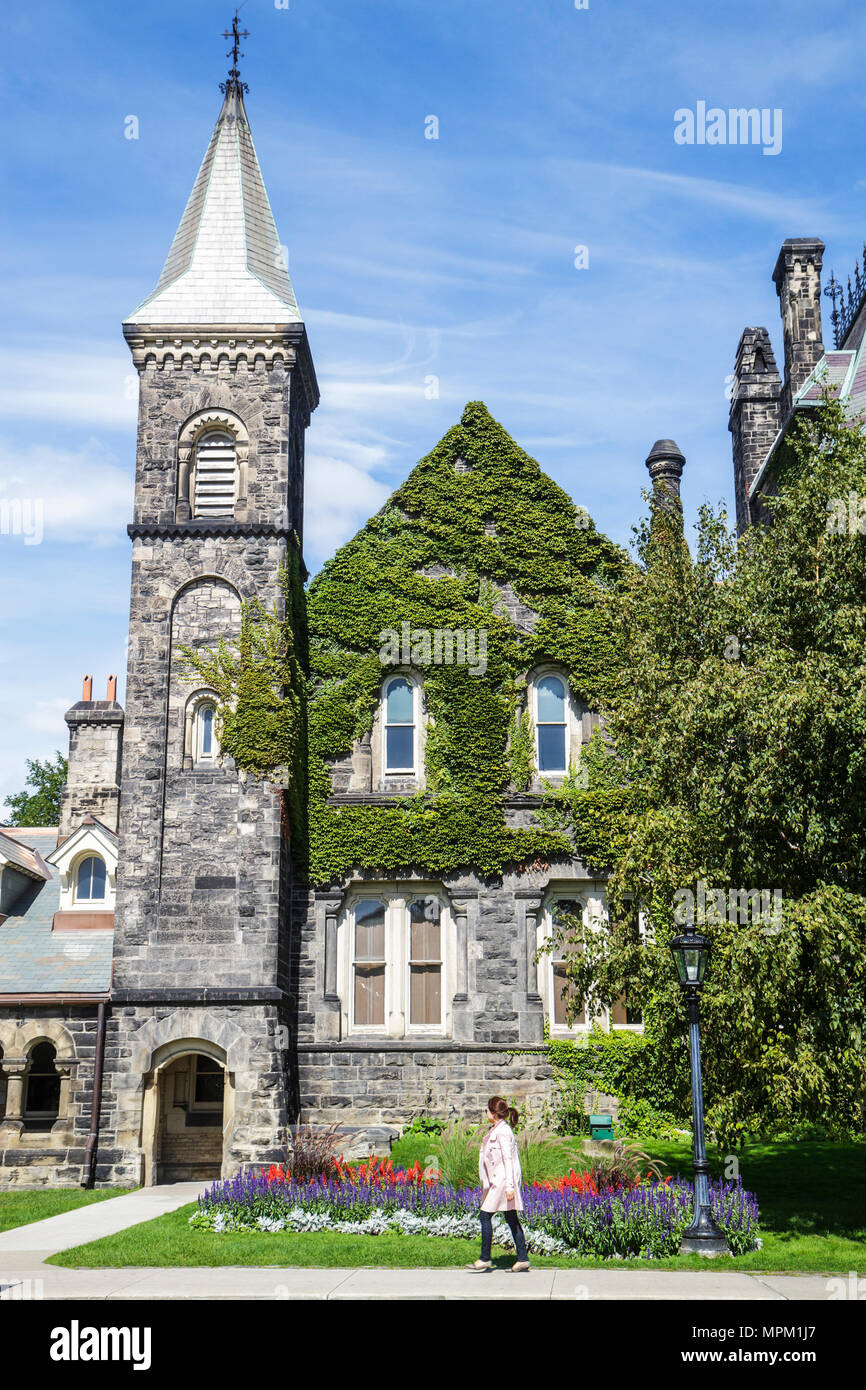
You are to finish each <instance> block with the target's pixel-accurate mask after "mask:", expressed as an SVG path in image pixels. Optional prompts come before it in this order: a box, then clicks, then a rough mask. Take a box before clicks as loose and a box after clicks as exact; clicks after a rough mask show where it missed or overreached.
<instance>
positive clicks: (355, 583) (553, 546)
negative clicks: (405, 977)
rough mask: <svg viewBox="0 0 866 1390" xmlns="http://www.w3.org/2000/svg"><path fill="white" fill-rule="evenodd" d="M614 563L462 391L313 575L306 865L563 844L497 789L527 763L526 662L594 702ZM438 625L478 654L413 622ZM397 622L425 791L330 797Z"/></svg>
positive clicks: (414, 859)
mask: <svg viewBox="0 0 866 1390" xmlns="http://www.w3.org/2000/svg"><path fill="white" fill-rule="evenodd" d="M626 563H627V561H626V559H625V556H624V554H623V552H622V551H621V550H620V549H619V548H618V547H616V546H614V545H613V544H612V543H611V542H610V541H608V540H607V539H606V538H605V537H604V536H602V535H600V534H599V532H597V531H596V529H595V527H594V526H593V524H592V521H591V519H590V518H589V517H588V515H587V514H586V513H584V512H581V511H580V510H579V509H578V508H576V507H575V505H574V503H573V502H572V501H571V499H570V498H569V497H568V496H567V495H566V494H565V493H564V492H563V491H562V489H561V488H559V487H558V486H557V485H556V484H555V483H554V482H552V481H551V479H550V478H548V477H546V476H545V474H544V473H543V472H542V471H541V469H540V468H539V466H538V464H537V463H536V462H535V460H534V459H532V458H530V457H529V455H528V454H526V453H525V452H524V451H523V450H522V449H521V448H519V447H518V445H517V444H516V443H515V442H514V440H513V439H511V438H510V436H509V435H508V434H507V433H506V432H505V430H504V429H503V428H502V427H501V425H499V424H497V422H496V421H495V420H493V419H492V417H491V416H490V414H489V413H488V411H487V409H486V407H485V406H484V405H483V404H482V403H481V402H472V403H470V404H469V405H467V407H466V409H465V410H464V412H463V416H462V418H461V421H460V423H459V425H456V426H455V427H454V428H453V429H451V430H449V431H448V433H447V434H446V435H445V437H444V438H443V439H442V440H441V441H440V443H439V444H438V445H437V446H436V448H435V449H434V450H433V451H432V453H430V454H429V455H428V456H427V457H426V458H425V459H422V461H421V462H420V463H419V464H418V465H417V467H416V468H415V469H414V470H413V471H412V473H411V474H410V476H409V477H408V478H407V480H406V482H405V483H404V484H403V485H402V487H400V488H399V489H398V490H397V492H395V493H394V494H393V496H392V497H391V498H390V499H389V501H388V502H387V503H386V505H385V506H384V507H383V508H382V510H381V511H380V512H379V513H378V514H377V515H376V516H374V517H373V518H372V519H371V520H370V521H369V522H368V523H367V525H366V526H365V527H364V528H363V529H362V530H361V531H360V532H359V533H358V535H357V536H355V538H354V539H353V540H351V541H350V542H349V543H348V544H347V545H345V546H343V547H342V548H341V549H340V550H339V551H338V552H337V554H336V555H335V556H334V558H333V559H332V560H330V561H329V562H328V563H327V564H326V565H325V566H324V568H323V570H322V571H321V573H320V574H319V575H318V576H317V578H316V579H315V580H314V581H313V583H312V584H311V586H310V590H309V594H308V618H309V633H310V705H309V731H310V754H311V777H310V847H311V869H312V875H313V878H314V879H315V880H316V881H318V882H330V881H333V880H337V879H339V878H341V877H342V876H344V875H345V873H346V872H347V871H348V870H350V869H351V868H352V867H356V866H357V867H359V868H367V869H380V870H382V871H388V872H396V871H400V870H409V869H413V868H416V869H426V870H429V871H430V872H432V873H436V874H443V873H448V872H455V871H459V870H461V869H466V868H469V867H472V868H473V869H475V871H476V872H479V873H481V874H498V873H501V872H502V870H503V869H504V868H505V867H507V866H509V865H521V864H525V863H527V862H532V861H538V860H539V859H541V860H547V859H549V858H551V857H556V856H562V855H563V854H570V853H571V848H570V845H569V843H568V841H567V840H566V839H565V838H564V837H563V836H561V835H559V834H554V833H551V832H549V831H544V830H540V829H539V830H536V829H518V828H512V827H509V826H508V825H507V824H506V821H505V811H504V806H503V798H504V797H506V796H507V795H508V793H509V792H514V791H520V790H523V789H524V788H525V787H526V786H527V785H528V782H529V778H530V777H531V774H532V772H533V768H532V765H531V763H532V740H531V735H530V731H529V729H528V727H527V721H526V719H525V718H521V715H522V713H523V710H524V706H525V698H526V677H527V674H528V673H530V672H531V671H532V670H533V668H535V667H537V666H538V665H540V664H541V663H554V664H556V665H557V666H559V667H561V668H562V669H563V670H564V671H565V672H567V673H568V675H569V679H570V682H571V687H572V691H573V693H574V695H575V696H576V697H578V698H579V699H581V700H583V701H585V702H586V704H587V705H589V706H590V707H594V706H597V705H598V704H599V703H600V702H601V701H602V700H603V698H604V695H605V690H606V686H607V682H608V680H609V679H610V676H611V673H612V670H613V652H612V650H611V640H610V634H609V628H608V620H607V618H606V616H605V605H604V603H603V596H604V591H605V590H607V589H609V588H610V587H611V586H613V585H615V584H616V583H617V581H618V578H619V576H620V575H621V573H622V569H623V566H624V565H625V564H626ZM404 625H408V628H407V627H405V626H404ZM443 630H444V631H449V632H454V631H459V632H463V633H467V634H468V633H473V634H481V633H483V634H484V639H483V640H484V642H485V644H486V651H485V658H484V662H483V663H482V662H480V661H479V660H478V659H477V648H476V661H475V663H474V664H472V663H470V662H469V661H464V662H462V663H460V662H450V663H449V662H448V661H447V660H440V661H439V662H438V663H437V661H436V660H435V659H434V660H432V661H431V660H430V657H429V649H428V650H427V651H426V652H425V645H424V641H423V634H424V633H428V634H431V633H435V632H436V631H440V632H441V631H443ZM407 632H408V633H409V638H408V640H409V643H410V646H409V648H408V651H409V654H410V661H409V663H408V664H409V665H411V666H412V668H413V669H414V670H415V671H416V673H417V675H418V677H419V679H420V680H421V681H422V682H423V686H424V695H425V702H426V718H427V736H426V756H425V789H424V791H423V793H419V794H418V795H417V796H415V797H404V798H402V799H400V800H395V801H394V802H393V803H390V804H386V805H382V804H369V805H363V804H360V805H359V804H340V800H341V799H340V798H339V797H337V798H333V797H332V783H331V776H330V765H331V764H332V763H333V762H334V761H335V760H338V759H340V758H344V757H346V756H347V755H348V754H350V753H351V751H352V748H353V744H354V741H355V740H357V739H360V738H362V737H363V736H364V735H365V734H367V733H369V732H370V731H371V730H372V728H373V723H374V719H375V714H376V710H377V706H378V702H379V699H380V692H381V687H382V682H383V679H384V678H385V677H386V676H387V675H388V674H389V670H391V669H393V668H390V667H389V666H388V665H386V664H383V660H382V658H381V656H380V653H381V652H382V650H383V646H384V645H385V644H386V635H387V634H389V633H395V634H401V635H402V637H403V642H404V644H405V641H406V640H407V639H406V636H405V634H406V633H407ZM418 634H422V637H421V638H419V637H418ZM402 651H403V653H404V655H405V654H406V652H407V648H406V646H405V645H403V646H402ZM425 656H426V660H425ZM482 665H483V667H484V669H483V670H482V669H481V667H482ZM371 800H373V799H371ZM329 802H330V804H329Z"/></svg>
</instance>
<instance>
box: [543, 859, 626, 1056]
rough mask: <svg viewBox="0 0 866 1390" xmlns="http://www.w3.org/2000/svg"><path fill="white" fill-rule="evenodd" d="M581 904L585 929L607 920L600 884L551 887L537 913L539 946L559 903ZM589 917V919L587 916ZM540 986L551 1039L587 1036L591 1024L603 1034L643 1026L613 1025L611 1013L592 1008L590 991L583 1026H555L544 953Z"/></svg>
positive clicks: (548, 955)
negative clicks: (596, 1026)
mask: <svg viewBox="0 0 866 1390" xmlns="http://www.w3.org/2000/svg"><path fill="white" fill-rule="evenodd" d="M569 901H570V902H580V903H582V904H583V921H584V923H585V924H586V925H587V926H590V925H592V922H593V921H595V922H601V921H602V920H606V919H607V915H608V914H607V898H606V896H605V893H604V888H603V886H602V885H601V884H597V883H591V882H590V883H587V882H586V881H585V880H584V881H583V882H579V883H573V884H569V883H568V882H567V881H566V882H562V883H556V884H552V885H551V886H550V891H549V893H548V895H547V898H546V899H545V902H544V907H543V910H542V912H541V913H539V923H538V945H539V946H541V945H543V944H546V943H547V942H549V941H550V940H551V939H552V936H553V909H554V905H555V904H556V903H558V902H569ZM587 914H589V916H587ZM640 922H641V936H642V937H644V938H645V937H646V929H645V928H646V924H645V921H644V919H643V914H641V917H640ZM538 969H539V983H540V985H541V998H542V1007H543V1009H544V1013H545V1017H546V1018H547V1022H548V1027H549V1029H550V1036H551V1037H555V1038H577V1037H581V1036H582V1035H584V1034H586V1033H588V1032H589V1031H590V1029H591V1028H592V1026H593V1024H594V1023H598V1024H600V1026H601V1027H602V1028H603V1029H604V1031H605V1032H606V1033H642V1032H643V1031H644V1024H643V1023H614V1022H613V1021H612V1018H611V1010H610V1009H608V1008H606V1007H602V1006H599V1005H595V1004H594V1003H593V997H592V991H591V990H590V992H589V996H588V998H587V999H586V1000H584V1006H583V1007H584V1017H585V1019H586V1022H585V1023H575V1024H572V1025H571V1027H567V1026H566V1025H565V1024H562V1023H554V1021H553V1016H554V996H553V991H554V989H555V987H556V986H555V983H554V974H553V956H552V954H551V953H550V952H546V953H545V955H544V956H543V957H541V958H540V959H539V965H538Z"/></svg>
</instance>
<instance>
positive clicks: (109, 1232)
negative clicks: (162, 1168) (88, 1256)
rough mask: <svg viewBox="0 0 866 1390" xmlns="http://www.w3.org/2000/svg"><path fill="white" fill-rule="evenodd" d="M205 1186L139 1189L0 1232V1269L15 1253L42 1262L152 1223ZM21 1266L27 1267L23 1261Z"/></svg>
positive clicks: (188, 1184) (179, 1184) (189, 1184)
mask: <svg viewBox="0 0 866 1390" xmlns="http://www.w3.org/2000/svg"><path fill="white" fill-rule="evenodd" d="M207 1185H208V1184H207V1183H204V1182H175V1183H166V1185H165V1186H164V1187H142V1188H140V1189H139V1191H137V1192H129V1193H127V1195H126V1196H125V1197H109V1198H108V1199H107V1200H106V1201H104V1202H91V1203H90V1204H89V1206H85V1207H76V1208H75V1210H74V1211H65V1212H62V1213H61V1215H60V1216H48V1217H46V1218H45V1220H44V1221H32V1222H31V1223H30V1225H29V1226H13V1227H12V1230H11V1231H0V1269H4V1268H8V1267H9V1262H8V1261H7V1260H4V1257H5V1256H7V1255H10V1254H13V1253H14V1252H16V1251H21V1252H24V1251H26V1252H27V1253H28V1254H30V1255H35V1256H36V1257H37V1259H38V1260H44V1259H45V1257H46V1255H56V1254H57V1253H58V1252H59V1251H60V1250H71V1249H72V1247H73V1246H74V1245H86V1244H87V1242H88V1241H91V1240H101V1239H102V1237H103V1236H113V1235H116V1234H117V1232H118V1231H125V1230H126V1228H127V1227H128V1226H138V1225H139V1224H140V1222H142V1221H153V1220H154V1219H155V1218H156V1217H157V1216H164V1215H165V1213H166V1212H167V1211H176V1210H177V1208H178V1207H182V1206H184V1204H185V1203H186V1202H194V1201H195V1199H196V1197H197V1196H198V1194H199V1193H200V1192H204V1190H205V1188H206V1187H207ZM21 1263H22V1264H24V1265H25V1266H26V1265H27V1261H26V1260H24V1259H23V1258H22V1260H21Z"/></svg>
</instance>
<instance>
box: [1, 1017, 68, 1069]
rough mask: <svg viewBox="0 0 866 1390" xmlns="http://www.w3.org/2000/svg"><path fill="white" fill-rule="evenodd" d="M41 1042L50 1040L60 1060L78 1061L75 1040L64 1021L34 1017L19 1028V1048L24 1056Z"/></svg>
mask: <svg viewBox="0 0 866 1390" xmlns="http://www.w3.org/2000/svg"><path fill="white" fill-rule="evenodd" d="M40 1042H50V1043H51V1044H52V1045H53V1046H54V1048H55V1050H56V1052H57V1060H58V1062H63V1061H77V1054H76V1051H75V1041H74V1039H73V1037H72V1034H71V1033H70V1032H69V1030H68V1029H67V1028H65V1027H64V1026H63V1024H62V1023H57V1022H55V1021H54V1020H53V1019H47V1018H44V1019H32V1020H31V1021H30V1022H29V1023H24V1024H22V1025H21V1026H20V1027H19V1028H18V1029H17V1036H16V1043H17V1050H18V1051H19V1052H20V1053H21V1055H22V1056H25V1055H26V1054H28V1053H30V1052H32V1050H33V1048H34V1047H35V1046H36V1044H37V1043H40Z"/></svg>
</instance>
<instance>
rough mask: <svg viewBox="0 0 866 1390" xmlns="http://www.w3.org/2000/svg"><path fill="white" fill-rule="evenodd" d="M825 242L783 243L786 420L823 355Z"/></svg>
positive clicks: (780, 283)
mask: <svg viewBox="0 0 866 1390" xmlns="http://www.w3.org/2000/svg"><path fill="white" fill-rule="evenodd" d="M823 255H824V243H823V241H820V240H819V239H818V237H789V239H788V240H787V241H785V242H783V243H782V249H781V251H780V252H779V258H778V260H777V261H776V268H775V270H774V271H773V281H774V283H775V286H776V293H777V294H778V296H779V311H780V313H781V315H782V329H783V332H784V338H785V381H784V384H783V386H782V395H781V416H782V421H783V423H784V421H785V420H787V418H788V416H789V415H790V413H791V403H792V401H793V399H794V397H795V396H796V394H797V392H798V391H799V389H800V387H801V386H802V385H803V382H804V381H805V380H806V378H807V377H808V375H809V373H810V372H811V371H812V369H813V368H814V367H816V366H817V365H818V363H819V362H820V360H821V358H822V357H823V356H824V344H823V342H822V341H821V265H822V257H823Z"/></svg>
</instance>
